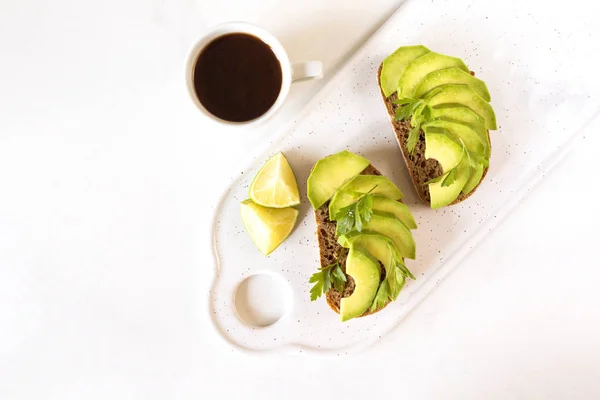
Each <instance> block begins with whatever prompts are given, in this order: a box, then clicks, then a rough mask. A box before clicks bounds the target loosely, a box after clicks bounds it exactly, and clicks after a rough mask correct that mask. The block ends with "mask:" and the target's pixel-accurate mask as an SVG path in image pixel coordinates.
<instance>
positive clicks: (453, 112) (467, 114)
mask: <svg viewBox="0 0 600 400" xmlns="http://www.w3.org/2000/svg"><path fill="white" fill-rule="evenodd" d="M431 117H432V119H434V120H436V119H441V120H444V121H451V122H460V123H462V124H465V125H468V126H470V127H471V128H472V129H473V130H474V131H475V132H476V133H477V135H479V138H480V139H481V141H482V142H483V143H484V144H485V147H486V150H487V151H486V152H485V154H484V155H485V157H486V158H489V156H490V153H491V145H490V137H489V135H488V133H487V132H488V131H487V129H485V121H484V120H483V118H481V117H480V116H479V115H477V114H476V113H475V111H473V110H471V109H470V108H467V107H440V108H432V109H431Z"/></svg>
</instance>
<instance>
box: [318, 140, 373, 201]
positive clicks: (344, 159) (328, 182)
mask: <svg viewBox="0 0 600 400" xmlns="http://www.w3.org/2000/svg"><path fill="white" fill-rule="evenodd" d="M370 163H371V162H370V161H369V160H367V159H366V158H364V157H361V156H359V155H357V154H354V153H351V152H349V151H346V150H344V151H341V152H339V153H336V154H333V155H331V156H329V157H325V158H323V159H321V160H319V161H317V163H316V164H315V166H314V168H313V170H312V172H311V173H310V176H309V177H308V181H307V192H308V199H309V200H310V203H311V204H312V206H313V207H314V208H315V209H317V208H319V207H321V206H322V205H323V204H325V202H327V200H329V199H330V198H331V197H332V196H333V194H334V193H335V191H336V190H337V189H338V188H339V187H340V186H342V185H343V184H344V183H346V182H347V181H349V180H350V179H352V178H353V177H354V176H356V175H358V174H360V173H361V172H362V171H363V170H364V169H365V168H367V167H368V166H369V164H370Z"/></svg>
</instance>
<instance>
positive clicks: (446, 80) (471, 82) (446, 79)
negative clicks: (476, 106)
mask: <svg viewBox="0 0 600 400" xmlns="http://www.w3.org/2000/svg"><path fill="white" fill-rule="evenodd" d="M450 83H455V84H461V85H467V86H469V87H470V88H471V89H473V91H474V92H475V93H477V94H478V95H480V96H481V98H483V99H484V100H485V101H487V102H489V101H490V100H491V97H490V92H489V91H488V88H487V86H486V84H485V82H484V81H482V80H481V79H477V78H475V77H474V76H473V75H471V74H470V73H469V72H465V71H463V70H462V69H459V68H456V67H452V68H445V69H440V70H438V71H434V72H432V73H430V74H429V75H427V76H426V77H425V78H423V80H422V81H421V83H419V86H417V88H416V89H415V93H414V97H415V98H417V99H419V98H421V97H423V96H424V95H425V94H427V93H428V92H429V91H430V90H432V89H435V88H436V87H438V86H442V85H448V84H450Z"/></svg>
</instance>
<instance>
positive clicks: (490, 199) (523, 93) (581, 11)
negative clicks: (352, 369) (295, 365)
mask: <svg viewBox="0 0 600 400" xmlns="http://www.w3.org/2000/svg"><path fill="white" fill-rule="evenodd" d="M564 4H565V3H563V2H548V3H547V5H546V7H545V8H544V9H540V8H538V7H535V6H532V8H531V9H529V8H527V7H528V5H527V3H526V2H521V1H518V0H513V1H502V2H487V1H477V0H451V1H425V0H423V1H421V0H410V1H409V2H407V3H406V4H404V5H403V6H402V7H401V8H400V9H399V10H398V11H397V12H396V13H395V14H394V15H393V16H392V17H391V18H390V19H389V20H388V21H387V22H386V24H385V25H384V26H383V27H382V28H381V29H380V30H379V31H378V32H377V33H376V34H375V35H374V36H373V37H372V38H371V39H370V40H369V41H368V42H367V43H366V44H365V45H364V46H363V47H362V48H361V49H360V50H359V51H358V52H357V53H356V54H355V55H354V56H353V57H352V58H351V59H350V60H349V62H348V63H347V64H346V65H345V67H344V68H342V69H341V70H340V71H339V72H338V73H337V75H336V76H335V77H333V78H332V79H331V80H330V82H328V84H327V85H326V86H325V88H324V89H323V90H322V91H321V92H320V93H319V94H318V95H317V96H316V97H315V98H314V99H313V100H312V101H311V102H310V103H309V104H308V105H307V107H306V109H305V111H304V112H303V114H302V115H300V116H299V117H298V120H297V121H296V122H295V124H294V125H293V127H292V129H289V130H287V131H285V132H280V133H279V135H278V136H277V137H278V139H276V140H275V141H274V142H273V143H272V145H271V146H270V147H269V149H268V151H266V152H265V153H264V154H262V155H261V156H260V157H257V158H256V161H255V163H254V164H253V165H252V166H251V168H249V169H248V170H247V171H244V173H243V175H242V178H241V179H239V180H238V181H236V182H234V183H233V184H232V186H231V188H230V189H229V190H228V191H227V193H225V194H224V196H223V199H222V203H221V205H220V207H219V208H218V210H217V213H216V215H215V225H214V251H215V263H216V269H215V281H214V284H213V287H212V290H211V293H210V313H211V316H212V320H213V322H214V324H215V327H216V329H217V331H218V332H219V334H220V335H222V336H223V337H224V338H225V339H226V340H227V341H228V342H229V343H231V344H232V345H234V346H236V347H238V348H240V349H245V350H250V351H286V352H294V353H304V354H309V353H312V354H344V353H347V352H349V351H355V350H357V349H360V348H364V347H365V346H367V345H369V344H371V343H373V342H374V341H376V340H377V339H378V338H381V337H382V336H383V335H385V334H386V333H389V332H390V331H391V330H392V329H393V328H394V327H396V326H398V324H399V323H400V321H401V320H402V319H403V318H404V317H405V316H406V315H407V313H409V312H411V310H413V308H414V307H415V306H416V305H417V304H418V302H419V301H420V300H421V299H422V298H423V297H424V296H425V295H427V294H428V293H429V292H430V291H431V290H432V289H433V288H434V287H435V286H436V285H437V284H438V283H439V282H440V280H441V279H442V278H443V277H444V276H445V275H446V274H447V273H448V272H449V271H450V270H451V269H452V268H454V267H455V266H456V265H457V264H458V263H460V261H461V259H462V258H463V257H464V256H465V255H467V254H468V253H469V252H470V250H471V249H472V248H473V247H474V246H475V245H476V244H477V243H478V242H479V241H481V240H482V239H484V238H485V236H486V234H487V233H488V232H489V231H490V230H491V229H492V227H493V226H494V225H495V224H497V223H498V222H499V221H500V219H501V218H503V217H504V216H505V215H506V214H507V213H508V212H509V211H510V210H511V209H512V208H513V207H514V206H515V205H516V204H517V203H518V200H519V199H521V198H522V197H523V196H524V195H526V193H527V192H528V191H529V190H530V189H531V188H532V187H533V186H534V184H535V183H536V182H537V181H539V179H540V178H542V177H543V176H544V174H545V173H546V172H547V171H548V170H549V168H551V167H552V166H553V165H554V164H555V163H556V161H557V160H558V159H560V158H561V157H562V156H563V155H564V154H565V153H566V151H567V150H568V148H569V146H571V145H572V143H575V140H576V139H577V138H578V137H579V136H581V132H582V130H583V129H584V127H585V126H586V125H588V124H589V123H590V122H591V121H592V120H593V119H594V118H595V117H596V115H597V112H598V110H599V109H600V96H598V93H599V92H600V90H599V89H600V75H599V74H598V73H597V72H596V71H595V70H594V69H595V68H596V66H595V65H593V63H587V62H586V57H587V54H588V53H589V51H590V49H594V48H596V44H595V43H593V42H592V37H591V35H588V33H587V32H588V31H590V29H587V28H588V27H589V26H591V24H592V23H596V22H595V21H594V15H596V13H595V12H592V10H590V9H586V7H587V4H586V2H581V4H580V5H577V6H573V5H572V4H570V5H569V7H570V12H569V13H564V14H561V9H562V7H564V6H565V5H564ZM590 7H595V6H594V5H593V4H592V5H590ZM574 8H575V10H574ZM324 40H326V39H324ZM412 44H424V45H426V46H428V47H429V48H430V49H432V50H434V51H438V52H441V53H446V54H450V55H453V56H457V57H460V58H462V59H464V60H465V62H466V63H467V65H468V66H469V67H470V68H471V69H472V70H473V71H475V73H476V75H477V77H479V78H481V79H484V80H485V81H486V82H487V85H488V87H489V89H490V92H491V95H492V105H493V106H494V109H495V110H496V115H497V120H498V125H499V129H498V130H497V131H493V132H491V137H492V148H493V151H492V159H491V167H490V170H489V173H488V174H487V177H486V179H485V180H484V182H483V183H482V185H481V186H480V188H479V189H478V191H477V192H476V193H475V194H474V195H473V196H472V197H471V198H469V199H468V200H467V201H465V202H463V203H461V204H459V205H456V206H452V207H446V208H443V209H441V210H438V211H434V210H432V209H430V208H429V207H427V206H426V205H424V204H422V203H420V202H419V201H418V200H417V196H416V193H415V191H414V188H413V186H412V184H411V182H410V178H409V176H408V174H407V171H406V167H405V165H404V162H403V161H402V157H401V153H400V150H399V148H398V146H397V144H396V140H395V138H394V134H393V131H392V128H391V126H390V123H389V120H388V116H387V113H386V111H385V108H384V105H383V103H382V100H381V98H380V94H379V89H378V87H377V81H376V71H377V68H378V66H379V64H380V63H381V61H382V60H383V59H384V58H385V57H386V55H388V54H389V53H391V52H392V51H394V50H395V49H396V48H397V47H399V46H402V45H412ZM588 64H589V65H588ZM581 143H583V142H581ZM342 149H348V150H350V151H353V152H357V153H359V154H362V155H364V156H365V157H367V158H368V159H370V160H371V161H372V163H373V164H374V165H375V166H376V167H377V168H379V169H380V170H381V171H382V172H383V174H385V175H386V176H388V177H390V178H391V179H392V180H393V181H394V182H395V183H396V184H397V185H398V187H400V188H401V189H402V191H403V192H404V193H405V196H406V197H405V200H404V201H405V202H406V203H407V204H408V205H409V207H410V208H411V210H412V212H413V214H414V216H415V219H416V221H417V223H418V225H419V228H418V229H417V230H416V231H413V232H414V236H415V241H416V243H417V259H416V260H415V261H412V260H408V262H407V266H408V267H409V268H410V269H411V271H412V272H413V273H414V275H415V276H416V277H417V280H416V281H410V282H409V283H408V285H407V286H406V287H405V288H404V290H403V291H402V293H401V295H400V297H399V298H398V300H397V301H396V302H395V303H392V304H391V305H389V306H388V307H387V308H386V309H384V310H383V311H381V312H379V313H377V314H375V315H373V316H370V317H368V318H361V319H355V320H351V321H349V322H347V323H341V322H340V321H339V316H338V315H337V314H335V313H334V312H333V311H331V310H330V309H329V307H328V306H327V304H326V303H325V299H324V297H322V298H320V299H319V300H317V301H315V302H311V301H310V298H309V290H310V285H309V283H308V278H309V277H310V275H311V274H312V273H314V272H315V271H316V269H317V267H319V261H318V246H317V240H316V234H315V232H316V227H315V221H314V217H313V212H312V209H311V208H310V205H309V204H308V201H307V199H306V179H307V176H308V173H309V171H310V169H311V167H312V166H313V164H314V163H315V162H316V161H317V160H318V159H320V158H322V157H325V156H327V155H329V154H331V153H335V152H338V151H340V150H342ZM278 151H283V152H284V154H285V155H286V156H287V158H288V160H289V161H290V164H291V165H292V168H293V169H294V171H295V173H296V177H297V179H298V183H299V186H300V191H301V195H302V196H303V203H302V205H301V207H300V216H299V220H298V224H297V227H296V229H295V230H294V232H293V233H292V235H291V236H290V237H289V238H288V239H287V240H286V241H285V242H284V243H283V244H282V245H281V246H280V248H279V249H277V250H276V251H275V252H274V253H273V254H272V255H270V256H269V257H264V256H263V255H262V254H261V253H259V251H258V250H257V249H256V247H255V246H254V244H253V243H252V241H251V239H250V237H249V236H248V235H247V234H246V232H245V231H244V227H243V225H242V221H241V220H240V206H239V203H240V202H241V201H242V200H244V199H245V198H247V190H248V185H249V183H250V181H251V179H252V177H253V176H254V175H255V173H256V172H257V170H258V168H260V166H261V165H262V164H263V163H264V162H265V161H266V160H267V159H268V158H269V157H270V156H271V155H273V154H274V153H276V152H278ZM524 228H526V225H524ZM507 251H510V249H507ZM490 262H494V260H490ZM498 267H499V268H501V267H502V266H500V265H499V266H498ZM262 273H267V274H268V275H260V276H258V277H257V276H255V275H257V274H262ZM250 276H253V278H252V282H251V284H250V285H248V286H249V287H246V286H245V284H244V285H243V287H242V288H241V289H240V290H239V291H238V292H237V294H236V289H237V288H238V285H239V284H240V283H241V282H243V281H244V280H245V279H247V278H248V277H250ZM267 277H269V278H268V279H271V280H274V281H275V282H279V283H278V284H275V285H271V286H264V287H263V286H260V285H255V283H261V281H263V282H262V283H264V282H266V283H268V279H265V278H267ZM246 283H247V282H246ZM273 289H276V290H273ZM465 290H468V288H465ZM236 299H237V300H236ZM236 304H237V307H236ZM252 307H255V308H254V309H253V308H252ZM256 307H258V308H256ZM280 314H283V315H282V317H281V318H280V319H279V320H278V321H277V322H275V323H273V324H271V323H272V322H274V321H276V320H277V316H278V315H280ZM240 315H241V316H242V317H244V318H245V319H246V321H251V322H253V323H255V324H258V325H268V324H271V325H268V326H264V327H257V326H250V325H247V324H245V323H244V322H243V320H242V319H241V318H240Z"/></svg>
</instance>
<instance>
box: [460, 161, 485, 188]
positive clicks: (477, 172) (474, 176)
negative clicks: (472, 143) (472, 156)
mask: <svg viewBox="0 0 600 400" xmlns="http://www.w3.org/2000/svg"><path fill="white" fill-rule="evenodd" d="M482 176H483V165H481V164H477V166H475V167H473V166H471V176H470V177H469V180H468V181H467V183H465V187H463V188H462V192H463V193H464V194H468V193H471V191H472V190H473V189H475V186H477V184H478V183H479V181H481V177H482Z"/></svg>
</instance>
